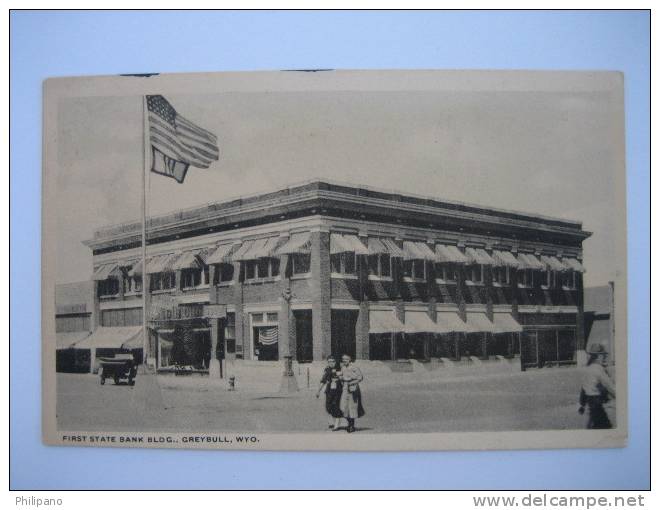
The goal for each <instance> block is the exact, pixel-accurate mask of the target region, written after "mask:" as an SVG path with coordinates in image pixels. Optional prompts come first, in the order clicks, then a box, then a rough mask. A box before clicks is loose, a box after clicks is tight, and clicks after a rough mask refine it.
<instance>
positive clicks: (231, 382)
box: [227, 375, 236, 391]
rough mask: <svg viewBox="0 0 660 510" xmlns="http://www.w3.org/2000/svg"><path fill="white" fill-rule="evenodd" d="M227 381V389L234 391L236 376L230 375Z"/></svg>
mask: <svg viewBox="0 0 660 510" xmlns="http://www.w3.org/2000/svg"><path fill="white" fill-rule="evenodd" d="M228 381H229V388H227V391H234V390H235V389H236V376H234V375H232V376H230V377H229V379H228Z"/></svg>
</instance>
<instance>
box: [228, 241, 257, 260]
mask: <svg viewBox="0 0 660 510" xmlns="http://www.w3.org/2000/svg"><path fill="white" fill-rule="evenodd" d="M254 243H255V240H254V239H249V240H247V241H243V242H242V243H241V245H240V246H239V247H238V248H236V249H235V250H234V252H233V253H232V255H231V260H233V261H240V260H248V259H246V258H245V254H246V253H247V252H248V251H250V250H251V249H252V246H254Z"/></svg>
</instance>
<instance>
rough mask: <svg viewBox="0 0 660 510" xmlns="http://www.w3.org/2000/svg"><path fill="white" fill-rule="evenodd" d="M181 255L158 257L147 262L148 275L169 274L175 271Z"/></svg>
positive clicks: (170, 254) (171, 254) (173, 254)
mask: <svg viewBox="0 0 660 510" xmlns="http://www.w3.org/2000/svg"><path fill="white" fill-rule="evenodd" d="M180 256H181V254H180V253H169V254H167V255H156V256H155V257H152V258H151V259H149V260H147V274H155V273H169V272H172V271H174V269H173V266H174V264H176V262H177V260H178V258H179V257H180Z"/></svg>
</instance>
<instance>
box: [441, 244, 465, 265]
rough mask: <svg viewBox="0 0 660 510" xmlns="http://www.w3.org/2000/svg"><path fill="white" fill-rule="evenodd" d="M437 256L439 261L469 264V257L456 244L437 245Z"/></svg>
mask: <svg viewBox="0 0 660 510" xmlns="http://www.w3.org/2000/svg"><path fill="white" fill-rule="evenodd" d="M435 258H436V261H437V262H452V263H454V264H467V263H468V258H467V257H466V256H465V255H464V254H463V253H461V250H459V249H458V248H457V247H456V246H452V245H447V244H436V245H435Z"/></svg>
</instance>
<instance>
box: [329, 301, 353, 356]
mask: <svg viewBox="0 0 660 510" xmlns="http://www.w3.org/2000/svg"><path fill="white" fill-rule="evenodd" d="M357 318H358V311H357V310H332V313H331V326H330V332H331V333H330V335H331V343H330V349H331V352H332V355H333V356H342V355H344V354H348V355H349V356H351V358H353V359H355V326H356V324H357Z"/></svg>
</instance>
